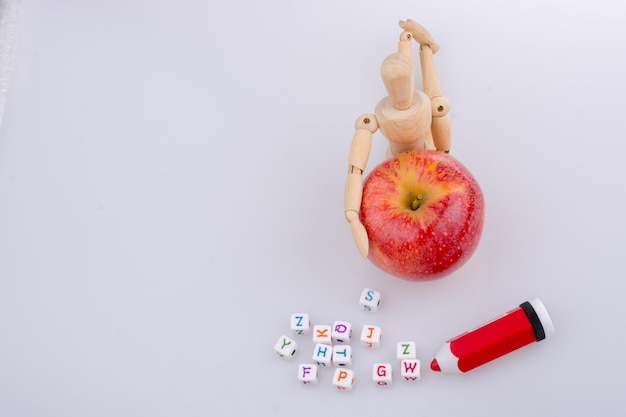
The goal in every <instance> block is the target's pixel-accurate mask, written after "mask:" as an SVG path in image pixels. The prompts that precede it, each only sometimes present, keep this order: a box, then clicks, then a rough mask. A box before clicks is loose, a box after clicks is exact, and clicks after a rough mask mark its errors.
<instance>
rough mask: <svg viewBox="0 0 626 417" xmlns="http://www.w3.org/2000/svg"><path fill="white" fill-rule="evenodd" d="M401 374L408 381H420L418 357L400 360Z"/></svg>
mask: <svg viewBox="0 0 626 417" xmlns="http://www.w3.org/2000/svg"><path fill="white" fill-rule="evenodd" d="M400 375H401V376H402V378H404V379H405V380H406V381H419V380H420V361H419V360H417V359H403V360H402V361H401V362H400Z"/></svg>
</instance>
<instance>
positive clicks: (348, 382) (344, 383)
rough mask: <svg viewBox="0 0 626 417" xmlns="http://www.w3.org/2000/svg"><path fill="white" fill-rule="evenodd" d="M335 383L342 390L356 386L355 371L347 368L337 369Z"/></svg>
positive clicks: (334, 376)
mask: <svg viewBox="0 0 626 417" xmlns="http://www.w3.org/2000/svg"><path fill="white" fill-rule="evenodd" d="M333 385H334V386H335V387H336V388H337V389H338V390H340V391H350V390H351V389H352V387H353V386H354V372H353V371H352V370H351V369H347V368H337V369H335V374H334V375H333Z"/></svg>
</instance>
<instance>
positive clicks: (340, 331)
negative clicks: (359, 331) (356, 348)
mask: <svg viewBox="0 0 626 417" xmlns="http://www.w3.org/2000/svg"><path fill="white" fill-rule="evenodd" d="M331 338H332V341H333V343H339V344H349V343H350V340H351V338H352V324H350V323H349V322H347V321H335V322H334V323H333V330H332V334H331Z"/></svg>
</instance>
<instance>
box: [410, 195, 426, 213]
mask: <svg viewBox="0 0 626 417" xmlns="http://www.w3.org/2000/svg"><path fill="white" fill-rule="evenodd" d="M422 198H424V197H422V196H421V195H418V196H417V197H415V200H413V203H412V204H411V209H413V210H417V209H418V208H419V206H420V202H421V200H422Z"/></svg>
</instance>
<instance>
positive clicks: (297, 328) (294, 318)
mask: <svg viewBox="0 0 626 417" xmlns="http://www.w3.org/2000/svg"><path fill="white" fill-rule="evenodd" d="M290 322H291V331H292V332H293V334H298V335H299V334H309V331H310V329H311V320H310V319H309V315H308V314H306V313H294V314H292V315H291V320H290Z"/></svg>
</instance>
